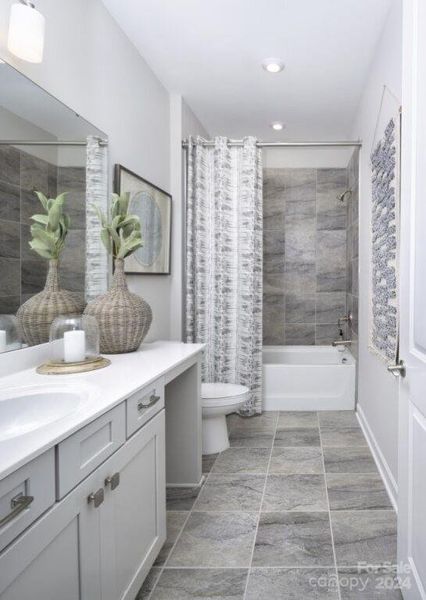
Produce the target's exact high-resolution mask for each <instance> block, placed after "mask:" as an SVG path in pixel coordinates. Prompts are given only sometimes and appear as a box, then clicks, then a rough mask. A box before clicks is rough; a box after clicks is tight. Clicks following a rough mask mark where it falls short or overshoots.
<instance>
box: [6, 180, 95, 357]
mask: <svg viewBox="0 0 426 600" xmlns="http://www.w3.org/2000/svg"><path fill="white" fill-rule="evenodd" d="M34 193H35V194H36V196H37V197H38V199H39V200H40V203H41V205H42V207H43V208H44V210H45V214H35V215H33V216H32V217H31V220H32V221H34V222H33V224H32V225H31V235H32V240H31V241H30V242H29V246H30V248H31V249H32V250H33V251H34V252H36V253H37V254H38V255H39V256H41V257H42V258H45V259H46V260H48V261H49V270H48V274H47V279H46V285H45V287H44V290H43V291H42V292H40V293H39V294H36V295H35V296H33V297H32V298H30V299H29V300H27V301H26V302H24V304H23V305H22V306H21V307H20V308H19V310H18V312H17V314H16V316H17V319H18V324H19V329H20V332H21V336H22V338H23V340H24V341H25V342H26V343H27V344H29V345H30V346H34V345H36V344H43V343H45V342H48V341H49V329H50V325H51V323H52V321H53V320H54V319H55V318H56V317H57V316H59V315H70V314H81V313H82V312H83V309H84V303H83V302H82V301H81V299H80V298H79V296H78V295H77V294H75V293H73V292H69V291H67V290H62V289H60V287H59V273H58V263H59V258H60V255H61V253H62V251H63V250H64V247H65V239H66V236H67V233H68V228H69V225H70V218H69V216H68V215H67V214H66V213H65V212H64V203H65V198H66V192H63V193H62V194H59V196H58V197H57V198H47V197H46V196H45V195H44V194H43V193H42V192H37V191H36V192H34Z"/></svg>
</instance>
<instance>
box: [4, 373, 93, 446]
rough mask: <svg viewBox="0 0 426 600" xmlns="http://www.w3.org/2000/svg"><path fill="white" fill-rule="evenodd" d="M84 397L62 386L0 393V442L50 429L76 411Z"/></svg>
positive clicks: (86, 395) (11, 390)
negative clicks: (42, 429)
mask: <svg viewBox="0 0 426 600" xmlns="http://www.w3.org/2000/svg"><path fill="white" fill-rule="evenodd" d="M87 397H88V393H87V391H86V390H83V389H77V390H74V389H66V388H64V386H59V385H58V386H56V385H53V386H51V387H50V386H49V387H45V388H44V387H42V386H32V387H27V388H20V389H9V390H2V391H0V442H2V441H5V440H9V439H11V438H16V437H19V436H21V435H25V434H27V433H31V432H34V431H35V430H37V429H40V428H42V427H45V426H46V425H50V424H51V423H54V422H56V421H59V420H60V419H63V418H64V417H67V416H69V415H71V414H72V413H74V412H75V411H77V410H78V409H79V408H80V407H81V405H82V403H83V401H85V400H87Z"/></svg>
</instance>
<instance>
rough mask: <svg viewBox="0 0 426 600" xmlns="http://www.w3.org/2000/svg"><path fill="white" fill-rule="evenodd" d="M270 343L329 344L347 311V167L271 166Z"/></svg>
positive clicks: (267, 215)
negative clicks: (344, 195) (343, 196)
mask: <svg viewBox="0 0 426 600" xmlns="http://www.w3.org/2000/svg"><path fill="white" fill-rule="evenodd" d="M263 177H264V189H263V211H264V221H263V227H264V234H263V235H264V261H263V269H264V275H263V284H264V307H263V337H264V343H265V344H294V345H304V344H310V345H312V344H329V343H330V342H331V341H333V340H334V339H336V337H337V336H338V333H339V331H338V328H337V319H338V318H339V317H340V316H342V315H344V314H345V312H346V298H347V286H348V270H347V223H348V216H347V209H346V206H345V205H344V204H342V203H341V202H339V201H338V200H337V196H338V194H341V193H342V192H344V191H345V190H346V189H347V188H348V171H347V169H265V170H264V173H263Z"/></svg>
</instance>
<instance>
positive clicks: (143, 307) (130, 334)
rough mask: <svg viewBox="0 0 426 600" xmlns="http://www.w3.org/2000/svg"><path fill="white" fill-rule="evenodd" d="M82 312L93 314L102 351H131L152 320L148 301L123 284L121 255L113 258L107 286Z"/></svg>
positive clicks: (111, 352) (136, 345) (124, 280)
mask: <svg viewBox="0 0 426 600" xmlns="http://www.w3.org/2000/svg"><path fill="white" fill-rule="evenodd" d="M84 314H86V315H92V316H93V317H96V319H97V321H98V325H99V330H100V335H101V340H100V350H101V352H103V353H105V354H121V353H123V352H134V351H135V350H137V349H138V348H139V346H140V345H141V343H142V340H143V339H144V338H145V336H146V334H147V333H148V330H149V328H150V327H151V323H152V311H151V307H150V306H149V304H148V303H147V302H145V300H144V299H143V298H141V297H140V296H137V295H136V294H132V293H130V292H129V290H128V288H127V283H126V276H125V274H124V260H123V259H117V260H116V261H115V271H114V277H113V280H112V285H111V289H110V290H109V291H108V292H107V293H106V294H103V295H102V296H99V298H96V300H93V302H90V303H89V304H88V305H87V306H86V310H85V311H84Z"/></svg>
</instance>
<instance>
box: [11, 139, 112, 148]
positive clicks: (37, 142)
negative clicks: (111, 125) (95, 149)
mask: <svg viewBox="0 0 426 600" xmlns="http://www.w3.org/2000/svg"><path fill="white" fill-rule="evenodd" d="M0 146H87V141H85V140H82V141H78V140H77V141H66V140H62V141H60V140H49V141H41V140H0ZM99 146H108V141H107V140H102V139H100V140H99Z"/></svg>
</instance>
